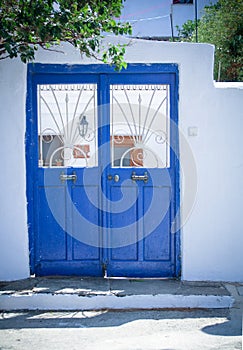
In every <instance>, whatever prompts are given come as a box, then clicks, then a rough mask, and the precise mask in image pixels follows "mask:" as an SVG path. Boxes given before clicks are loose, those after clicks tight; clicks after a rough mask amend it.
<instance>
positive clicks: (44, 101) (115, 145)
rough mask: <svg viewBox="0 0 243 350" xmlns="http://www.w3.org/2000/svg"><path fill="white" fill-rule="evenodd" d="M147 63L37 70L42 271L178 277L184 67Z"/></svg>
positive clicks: (32, 80) (34, 143)
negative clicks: (180, 77) (180, 76)
mask: <svg viewBox="0 0 243 350" xmlns="http://www.w3.org/2000/svg"><path fill="white" fill-rule="evenodd" d="M165 68H166V69H165ZM146 69H147V70H146ZM149 69H150V70H148V68H146V67H143V66H140V65H134V66H130V67H129V68H128V70H127V71H125V72H124V73H115V72H113V71H112V70H111V69H109V68H106V70H104V68H103V66H101V67H100V71H99V70H98V71H97V65H95V66H87V67H81V66H74V67H73V69H70V67H66V66H55V67H52V66H51V65H38V64H37V65H32V66H31V67H29V90H28V101H27V102H28V104H27V118H28V129H27V138H28V140H29V144H27V161H28V162H29V168H27V171H28V199H29V227H30V252H31V269H32V272H33V273H35V274H36V275H78V276H104V275H106V276H108V277H109V276H126V277H175V276H177V275H178V274H179V268H180V262H179V253H180V252H179V232H178V231H177V232H174V231H173V230H172V227H173V220H174V219H175V217H176V215H177V214H178V208H179V197H178V130H177V70H176V67H174V66H169V65H168V66H166V67H165V66H163V65H160V66H158V65H154V66H153V65H152V66H150V68H149ZM164 70H165V71H164ZM28 106H29V107H30V106H31V108H28ZM33 121H34V122H33ZM30 142H31V147H30Z"/></svg>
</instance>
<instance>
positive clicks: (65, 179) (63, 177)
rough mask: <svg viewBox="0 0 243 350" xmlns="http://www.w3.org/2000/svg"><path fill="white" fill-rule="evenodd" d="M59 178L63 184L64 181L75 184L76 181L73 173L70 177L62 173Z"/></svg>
mask: <svg viewBox="0 0 243 350" xmlns="http://www.w3.org/2000/svg"><path fill="white" fill-rule="evenodd" d="M59 178H60V180H61V182H62V183H64V182H65V181H73V182H75V181H76V180H77V175H76V173H75V171H74V172H73V173H72V174H71V175H66V174H64V172H62V173H61V174H60V176H59Z"/></svg>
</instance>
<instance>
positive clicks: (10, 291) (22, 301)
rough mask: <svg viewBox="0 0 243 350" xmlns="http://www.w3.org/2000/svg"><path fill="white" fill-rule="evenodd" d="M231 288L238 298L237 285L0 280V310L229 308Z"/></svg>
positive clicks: (72, 278) (77, 279) (154, 281)
mask: <svg viewBox="0 0 243 350" xmlns="http://www.w3.org/2000/svg"><path fill="white" fill-rule="evenodd" d="M230 287H231V289H230ZM232 288H233V289H232ZM237 288H238V289H237ZM232 290H233V291H234V293H236V292H235V291H238V294H237V295H240V292H241V291H242V285H235V284H234V285H232V286H231V285H230V284H225V283H212V282H181V281H177V280H169V279H128V278H81V277H37V278H29V279H25V280H20V281H14V282H0V310H3V311H11V310H82V311H85V310H103V309H111V310H125V309H184V308H188V309H197V308H205V309H209V308H210V309H213V308H216V309H218V308H231V307H232V306H233V303H234V301H235V296H234V295H233V294H234V293H232V292H231V291H232Z"/></svg>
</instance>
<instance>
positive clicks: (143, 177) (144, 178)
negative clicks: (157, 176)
mask: <svg viewBox="0 0 243 350" xmlns="http://www.w3.org/2000/svg"><path fill="white" fill-rule="evenodd" d="M131 179H132V181H133V182H134V181H143V182H144V183H147V182H148V179H149V177H148V173H147V172H145V173H144V175H136V173H135V171H133V173H132V176H131Z"/></svg>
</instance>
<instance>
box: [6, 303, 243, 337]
mask: <svg viewBox="0 0 243 350" xmlns="http://www.w3.org/2000/svg"><path fill="white" fill-rule="evenodd" d="M212 317H213V318H216V319H217V320H218V319H224V320H225V319H228V321H227V322H225V323H220V324H215V325H213V326H208V327H205V328H203V329H202V330H203V332H205V333H208V334H215V335H217V334H221V335H226V336H227V335H239V331H240V325H238V327H236V326H237V325H236V322H233V321H231V320H230V319H229V318H230V314H229V310H228V309H216V310H215V309H214V310H212V309H211V310H173V311H170V310H137V311H134V310H131V311H122V312H121V311H120V312H119V311H108V310H103V311H77V312H73V311H72V312H69V311H63V312H57V311H55V312H50V311H26V312H3V313H2V314H1V319H0V328H1V329H24V328H27V329H28V328H62V327H63V328H93V327H117V326H121V325H123V324H126V323H129V322H133V321H136V320H145V319H147V320H149V319H150V320H162V319H164V320H172V319H175V320H176V319H178V320H179V319H195V318H212ZM236 328H238V329H236Z"/></svg>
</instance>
